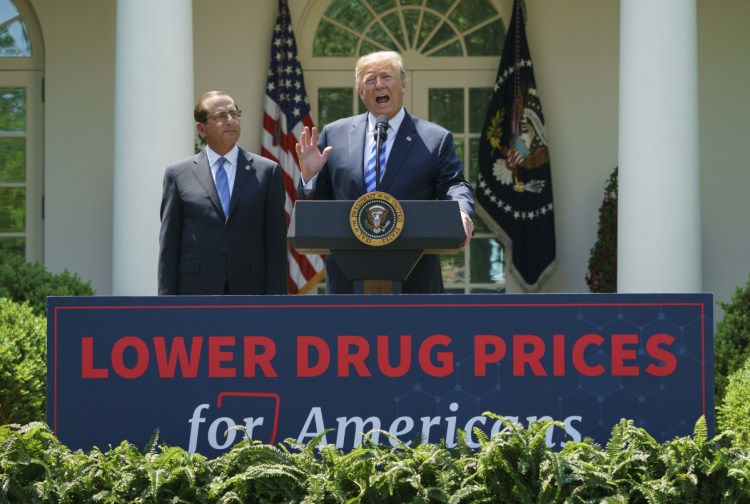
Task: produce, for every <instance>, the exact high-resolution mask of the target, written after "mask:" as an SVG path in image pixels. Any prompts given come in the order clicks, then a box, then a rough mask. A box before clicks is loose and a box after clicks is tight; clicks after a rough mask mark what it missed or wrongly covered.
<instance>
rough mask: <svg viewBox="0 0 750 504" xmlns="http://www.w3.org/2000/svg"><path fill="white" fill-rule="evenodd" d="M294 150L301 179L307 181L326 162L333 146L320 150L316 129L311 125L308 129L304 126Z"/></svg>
mask: <svg viewBox="0 0 750 504" xmlns="http://www.w3.org/2000/svg"><path fill="white" fill-rule="evenodd" d="M294 150H296V151H297V158H298V159H299V169H300V172H302V180H303V181H304V182H309V181H310V179H312V178H313V177H314V176H315V175H317V174H318V173H319V172H320V170H321V169H322V168H323V165H324V164H326V159H328V154H330V153H331V151H332V150H333V147H331V146H328V147H326V148H325V149H324V150H323V152H320V149H318V130H316V129H315V128H314V127H313V128H312V131H310V128H309V127H307V126H305V129H304V130H302V133H301V134H300V136H299V142H297V144H296V145H295V146H294Z"/></svg>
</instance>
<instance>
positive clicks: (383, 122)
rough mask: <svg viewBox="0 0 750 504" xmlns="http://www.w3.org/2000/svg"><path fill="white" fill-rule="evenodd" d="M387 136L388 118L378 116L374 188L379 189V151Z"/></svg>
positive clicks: (376, 121)
mask: <svg viewBox="0 0 750 504" xmlns="http://www.w3.org/2000/svg"><path fill="white" fill-rule="evenodd" d="M387 138H388V118H387V117H386V116H384V115H381V116H378V117H377V119H375V142H376V145H375V149H376V152H377V155H376V156H375V190H376V191H380V169H381V166H380V151H381V149H382V148H383V143H384V142H385V141H386V139H387Z"/></svg>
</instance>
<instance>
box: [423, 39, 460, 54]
mask: <svg viewBox="0 0 750 504" xmlns="http://www.w3.org/2000/svg"><path fill="white" fill-rule="evenodd" d="M430 56H464V50H463V48H462V47H461V43H460V42H459V41H455V42H453V43H452V44H448V45H447V46H445V47H443V48H442V49H440V50H439V51H435V52H434V53H432V54H430Z"/></svg>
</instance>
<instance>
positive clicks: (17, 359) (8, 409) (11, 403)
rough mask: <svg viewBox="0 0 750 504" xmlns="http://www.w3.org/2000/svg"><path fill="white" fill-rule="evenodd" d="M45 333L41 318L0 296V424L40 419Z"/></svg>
mask: <svg viewBox="0 0 750 504" xmlns="http://www.w3.org/2000/svg"><path fill="white" fill-rule="evenodd" d="M46 334H47V324H46V319H45V317H43V316H40V315H36V314H34V313H33V311H32V310H31V307H29V306H28V304H25V303H24V304H22V305H21V304H17V303H14V302H13V301H10V300H8V299H3V298H0V425H2V424H6V423H11V422H13V423H28V422H31V421H38V420H42V419H44V417H45V387H46V382H47V380H46V373H47V363H46V358H47V357H46V356H47V336H46Z"/></svg>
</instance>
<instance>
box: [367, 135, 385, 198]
mask: <svg viewBox="0 0 750 504" xmlns="http://www.w3.org/2000/svg"><path fill="white" fill-rule="evenodd" d="M377 146H378V142H377V141H375V142H373V143H372V149H370V157H369V158H368V160H367V166H366V167H365V187H366V188H367V192H373V191H375V187H376V184H375V150H376V149H377ZM384 173H385V142H383V145H382V147H381V149H380V180H383V174H384Z"/></svg>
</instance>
